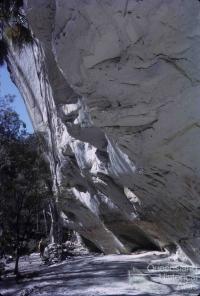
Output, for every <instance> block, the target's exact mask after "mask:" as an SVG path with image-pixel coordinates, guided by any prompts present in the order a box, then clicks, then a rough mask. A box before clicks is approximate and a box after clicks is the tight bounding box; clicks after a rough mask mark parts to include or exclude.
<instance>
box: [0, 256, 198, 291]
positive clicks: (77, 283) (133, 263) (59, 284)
mask: <svg viewBox="0 0 200 296" xmlns="http://www.w3.org/2000/svg"><path fill="white" fill-rule="evenodd" d="M7 268H8V269H12V268H13V264H10V265H9V266H8V267H7ZM20 271H21V273H22V275H23V276H25V277H24V278H23V279H21V280H18V282H16V280H15V278H14V277H13V275H12V273H9V274H8V275H7V276H6V278H4V279H3V280H1V281H0V293H1V294H0V295H7V296H8V295H13V296H14V295H15V296H28V295H31V296H36V295H51V296H53V295H56V296H64V295H70V296H94V295H95V296H96V295H98V296H100V295H101V296H102V295H104V296H105V295H109V296H111V295H112V296H117V295H123V296H125V295H141V296H147V295H173V296H176V295H181V296H185V295H187V296H188V295H195V296H197V295H199V293H200V269H199V268H197V267H194V266H190V265H185V264H184V263H181V262H179V261H177V260H176V259H175V257H172V256H169V255H168V254H166V253H158V252H146V253H142V254H135V255H109V256H82V257H74V258H71V259H68V260H66V261H64V262H62V263H60V264H55V265H52V266H46V265H44V264H42V262H41V260H40V258H39V254H32V255H31V256H30V257H29V260H28V258H27V257H23V258H22V259H21V261H20Z"/></svg>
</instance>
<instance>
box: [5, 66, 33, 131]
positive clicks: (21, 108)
mask: <svg viewBox="0 0 200 296" xmlns="http://www.w3.org/2000/svg"><path fill="white" fill-rule="evenodd" d="M7 94H11V95H15V96H16V97H15V100H14V102H13V104H12V105H13V109H14V110H15V111H16V112H17V113H18V114H19V116H20V118H21V120H23V122H24V123H26V128H27V131H28V132H29V133H32V132H33V127H32V124H31V121H30V118H29V115H28V112H27V110H26V107H25V104H24V101H23V98H22V97H21V95H20V93H19V91H18V89H17V88H16V86H15V85H14V83H13V82H12V81H11V79H10V75H9V73H8V71H7V68H6V66H3V67H0V96H4V95H7Z"/></svg>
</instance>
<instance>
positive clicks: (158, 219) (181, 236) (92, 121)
mask: <svg viewBox="0 0 200 296" xmlns="http://www.w3.org/2000/svg"><path fill="white" fill-rule="evenodd" d="M26 13H27V18H28V20H29V23H30V27H31V29H32V31H33V33H34V36H35V42H34V44H33V46H25V47H24V48H23V50H21V51H20V52H17V51H16V50H14V49H11V50H10V53H9V69H10V71H11V75H12V78H13V80H14V81H15V83H16V85H17V86H18V88H19V89H20V91H21V93H22V95H23V97H24V99H25V102H26V105H27V108H28V110H29V113H30V116H31V118H32V121H33V124H34V127H35V129H36V130H38V131H40V132H42V133H43V134H44V135H45V138H46V141H47V147H46V154H47V156H48V159H49V161H50V164H51V170H52V174H53V177H54V186H55V191H56V192H57V199H58V203H59V206H60V209H61V211H62V217H63V221H64V223H65V224H66V225H67V226H68V227H70V228H72V229H75V230H76V231H78V232H79V233H80V234H81V235H82V236H84V237H85V238H86V239H89V240H91V241H92V242H93V243H94V244H95V245H96V246H97V247H98V248H99V249H101V250H102V251H103V252H105V253H130V252H131V251H133V250H134V249H137V248H154V247H161V248H163V247H166V246H169V245H175V246H177V247H179V248H180V249H181V250H182V251H183V252H184V253H185V254H186V255H187V256H188V257H189V258H190V259H191V260H192V261H193V262H195V263H199V262H200V253H199V251H200V250H199V244H200V239H199V227H200V198H199V193H200V185H199V174H200V157H199V147H200V137H199V131H200V117H199V110H200V100H199V93H200V86H199V82H200V78H199V70H200V54H199V48H200V35H199V29H200V2H199V1H197V0H191V1H188V0H168V1H165V0H148V1H142V0H101V1H98V0H68V1H65V0H56V1H55V0H35V1H30V0H28V1H26Z"/></svg>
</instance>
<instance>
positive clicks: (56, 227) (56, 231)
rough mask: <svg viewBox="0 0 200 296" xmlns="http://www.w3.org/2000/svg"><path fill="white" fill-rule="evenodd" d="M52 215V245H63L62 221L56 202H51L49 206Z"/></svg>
mask: <svg viewBox="0 0 200 296" xmlns="http://www.w3.org/2000/svg"><path fill="white" fill-rule="evenodd" d="M49 209H50V215H51V229H50V241H51V243H56V244H61V243H62V225H61V220H60V215H59V211H58V208H57V204H56V203H55V201H51V203H50V204H49Z"/></svg>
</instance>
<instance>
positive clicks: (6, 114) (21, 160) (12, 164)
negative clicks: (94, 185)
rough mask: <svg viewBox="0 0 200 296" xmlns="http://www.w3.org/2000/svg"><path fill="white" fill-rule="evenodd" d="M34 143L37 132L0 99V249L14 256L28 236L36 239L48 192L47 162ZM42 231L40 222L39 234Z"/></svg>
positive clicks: (49, 180)
mask: <svg viewBox="0 0 200 296" xmlns="http://www.w3.org/2000/svg"><path fill="white" fill-rule="evenodd" d="M9 98H10V100H12V96H11V97H9ZM37 147H38V137H37V135H35V134H34V135H28V134H27V133H26V130H25V127H24V125H23V122H22V121H20V119H19V117H18V115H17V114H16V113H15V112H14V111H13V110H12V108H11V107H10V106H9V104H8V103H6V101H5V100H2V99H0V204H1V208H0V230H1V231H0V232H2V235H1V234H0V249H1V251H2V250H3V251H4V252H9V253H11V254H15V255H16V257H17V258H19V256H20V255H22V254H23V253H24V251H25V249H26V248H27V245H28V242H29V240H30V239H37V234H38V223H40V224H42V223H41V221H42V211H43V209H44V207H45V206H46V204H48V203H49V198H51V196H52V191H51V187H52V184H51V176H50V173H49V169H48V165H47V164H46V163H45V162H44V160H43V159H42V158H41V156H40V152H39V151H38V149H37ZM38 219H39V222H38ZM44 233H45V227H44V225H43V226H42V227H41V231H40V235H41V234H42V235H44Z"/></svg>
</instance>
